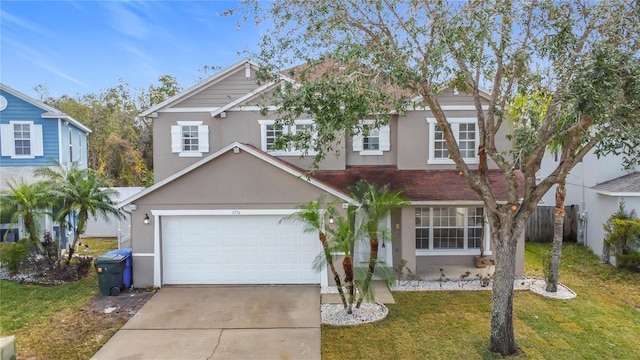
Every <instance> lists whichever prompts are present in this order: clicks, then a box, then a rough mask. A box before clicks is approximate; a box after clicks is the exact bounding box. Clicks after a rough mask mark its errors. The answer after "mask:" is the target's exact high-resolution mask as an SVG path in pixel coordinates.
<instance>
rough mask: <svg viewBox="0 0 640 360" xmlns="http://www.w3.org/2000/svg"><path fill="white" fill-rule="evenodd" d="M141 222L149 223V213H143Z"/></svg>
mask: <svg viewBox="0 0 640 360" xmlns="http://www.w3.org/2000/svg"><path fill="white" fill-rule="evenodd" d="M142 223H143V224H145V225H147V224H148V223H149V214H147V213H145V214H144V220H142Z"/></svg>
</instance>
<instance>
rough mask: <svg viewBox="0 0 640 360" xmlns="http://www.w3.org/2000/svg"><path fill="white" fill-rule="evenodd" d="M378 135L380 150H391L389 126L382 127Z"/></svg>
mask: <svg viewBox="0 0 640 360" xmlns="http://www.w3.org/2000/svg"><path fill="white" fill-rule="evenodd" d="M378 134H379V135H378V138H379V139H380V150H381V151H389V150H391V129H390V128H389V125H386V126H382V127H380V130H379V131H378Z"/></svg>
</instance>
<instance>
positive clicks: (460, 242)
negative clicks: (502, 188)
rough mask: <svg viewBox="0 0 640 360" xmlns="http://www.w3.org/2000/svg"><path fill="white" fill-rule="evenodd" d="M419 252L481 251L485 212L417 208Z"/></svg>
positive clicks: (468, 208) (460, 209) (425, 253)
mask: <svg viewBox="0 0 640 360" xmlns="http://www.w3.org/2000/svg"><path fill="white" fill-rule="evenodd" d="M415 210H416V252H417V253H418V254H423V255H428V254H429V253H428V251H431V250H436V251H439V252H438V253H441V252H442V251H453V252H456V251H458V252H459V251H478V250H479V249H480V243H481V242H482V241H485V248H486V249H488V248H489V246H488V244H487V239H488V236H486V235H485V238H482V224H483V222H484V209H483V208H481V207H417V208H415Z"/></svg>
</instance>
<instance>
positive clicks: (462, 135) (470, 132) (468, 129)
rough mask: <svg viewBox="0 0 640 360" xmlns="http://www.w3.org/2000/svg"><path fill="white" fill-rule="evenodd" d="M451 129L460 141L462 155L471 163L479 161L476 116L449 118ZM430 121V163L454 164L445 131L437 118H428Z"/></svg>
mask: <svg viewBox="0 0 640 360" xmlns="http://www.w3.org/2000/svg"><path fill="white" fill-rule="evenodd" d="M448 120H449V124H450V125H451V131H452V132H453V136H454V137H455V138H456V141H457V142H458V147H459V148H460V155H462V158H463V159H464V160H465V162H467V163H469V164H473V163H477V162H478V155H477V153H476V148H477V146H478V126H477V120H476V119H475V118H449V119H448ZM427 122H428V123H429V160H428V163H429V164H453V163H454V161H453V160H452V159H451V158H450V157H449V149H447V142H446V141H445V139H444V133H443V131H442V129H441V128H440V126H439V125H438V124H437V122H436V119H433V118H427Z"/></svg>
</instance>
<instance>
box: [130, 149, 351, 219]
mask: <svg viewBox="0 0 640 360" xmlns="http://www.w3.org/2000/svg"><path fill="white" fill-rule="evenodd" d="M234 147H237V148H239V149H241V150H243V151H245V152H246V153H248V154H251V155H253V156H255V157H257V158H258V159H260V160H262V161H265V162H267V163H268V164H271V165H273V166H275V167H277V168H278V169H280V170H283V171H285V172H286V173H288V174H291V175H293V176H295V177H297V178H300V179H301V180H304V181H306V182H308V183H309V184H311V185H313V186H315V187H317V188H319V189H321V190H324V191H326V192H327V193H328V194H330V195H333V196H335V197H337V198H338V199H341V200H343V201H345V202H347V203H353V204H356V205H357V204H358V203H357V202H356V201H355V200H354V199H352V198H351V197H349V196H348V195H346V194H344V193H342V192H340V191H338V190H336V189H334V188H332V187H329V186H327V185H325V184H324V183H321V182H319V181H317V180H315V179H313V178H307V177H306V176H305V175H306V174H304V173H301V172H299V171H297V170H294V169H293V168H290V167H288V166H286V165H284V164H282V163H280V162H279V161H276V160H275V159H273V158H271V157H270V156H269V155H265V154H264V153H262V152H260V151H258V150H256V149H254V148H252V147H250V146H247V145H245V144H242V143H240V142H237V141H236V142H233V143H231V144H229V145H227V146H225V147H223V148H222V149H220V150H218V151H216V152H215V153H213V154H211V155H208V156H207V157H205V158H203V159H201V160H199V161H197V162H195V163H194V164H192V165H190V166H188V167H186V168H184V169H182V170H180V171H178V172H176V173H174V174H173V175H171V176H169V177H167V178H165V179H163V180H161V181H159V182H157V183H155V184H153V185H152V186H150V187H148V188H146V189H144V190H142V191H140V192H139V193H137V194H135V195H133V196H131V197H129V198H128V199H125V200H123V201H122V202H120V203H119V204H118V208H121V207H123V206H126V205H128V204H130V203H132V202H134V201H135V200H137V199H139V198H141V197H143V196H146V195H147V194H149V193H151V192H153V191H155V190H157V189H159V188H161V187H163V186H165V185H166V184H168V183H170V182H172V181H173V180H176V179H178V178H179V177H181V176H182V175H184V174H187V173H189V172H191V171H193V170H195V169H197V168H199V167H200V166H202V165H204V164H206V163H208V162H209V161H212V160H214V159H216V158H218V157H220V156H221V155H223V154H225V153H226V152H229V151H233V148H234Z"/></svg>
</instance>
